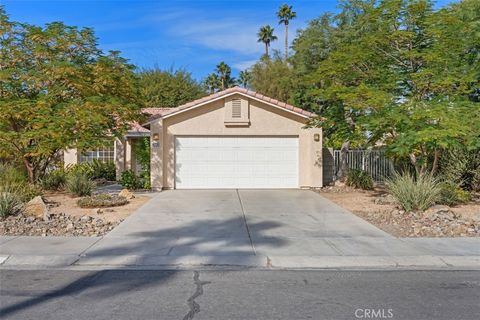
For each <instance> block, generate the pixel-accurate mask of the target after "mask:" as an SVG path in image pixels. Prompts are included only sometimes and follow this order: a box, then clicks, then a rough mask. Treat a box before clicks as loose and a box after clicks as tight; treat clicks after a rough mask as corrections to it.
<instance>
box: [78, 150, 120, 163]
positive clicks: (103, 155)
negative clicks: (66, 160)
mask: <svg viewBox="0 0 480 320" xmlns="http://www.w3.org/2000/svg"><path fill="white" fill-rule="evenodd" d="M94 159H95V160H99V161H104V162H106V161H113V160H114V159H115V150H114V148H113V146H111V147H101V148H97V149H94V150H87V151H83V152H81V153H80V158H79V162H92V161H93V160H94Z"/></svg>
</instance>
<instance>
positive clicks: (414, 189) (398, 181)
mask: <svg viewBox="0 0 480 320" xmlns="http://www.w3.org/2000/svg"><path fill="white" fill-rule="evenodd" d="M386 186H387V189H388V191H389V192H390V194H391V195H392V196H393V197H394V198H395V199H396V200H397V201H398V203H399V204H400V205H401V206H402V208H403V209H405V211H412V210H422V211H424V210H426V209H428V208H429V207H430V206H432V205H434V204H435V203H437V202H438V201H439V199H440V193H441V186H440V184H439V183H438V182H437V181H436V180H435V179H434V178H432V177H431V176H429V175H420V176H418V177H417V178H415V176H414V175H412V174H411V173H408V172H404V173H403V174H398V173H396V174H394V176H393V177H392V178H391V179H389V180H387V181H386Z"/></svg>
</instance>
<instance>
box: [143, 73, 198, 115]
mask: <svg viewBox="0 0 480 320" xmlns="http://www.w3.org/2000/svg"><path fill="white" fill-rule="evenodd" d="M138 78H139V81H138V82H139V83H138V87H139V92H140V97H141V99H142V102H143V105H144V106H146V107H152V108H153V107H167V108H170V107H176V106H179V105H181V104H184V103H187V102H189V101H192V100H195V99H198V98H200V97H202V96H203V95H205V90H204V88H203V87H202V85H201V84H199V83H198V82H196V81H195V80H194V79H193V78H192V75H191V74H190V73H189V72H187V71H186V70H185V69H178V70H173V69H169V70H161V69H158V68H154V69H151V70H143V71H141V72H140V73H139V74H138Z"/></svg>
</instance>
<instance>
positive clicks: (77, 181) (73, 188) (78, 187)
mask: <svg viewBox="0 0 480 320" xmlns="http://www.w3.org/2000/svg"><path fill="white" fill-rule="evenodd" d="M94 187H95V184H94V183H93V182H92V181H91V180H90V178H89V177H88V175H86V174H84V173H81V172H76V173H73V174H70V175H69V177H68V179H67V190H68V191H69V192H70V193H71V194H73V195H76V196H79V197H84V196H89V195H91V194H92V190H93V188H94Z"/></svg>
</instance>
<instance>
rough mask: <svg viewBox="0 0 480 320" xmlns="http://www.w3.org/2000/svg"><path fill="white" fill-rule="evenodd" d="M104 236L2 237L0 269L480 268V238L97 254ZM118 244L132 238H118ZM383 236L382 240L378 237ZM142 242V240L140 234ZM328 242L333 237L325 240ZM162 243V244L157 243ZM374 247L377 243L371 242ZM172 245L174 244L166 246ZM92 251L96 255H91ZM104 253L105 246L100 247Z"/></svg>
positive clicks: (348, 240)
mask: <svg viewBox="0 0 480 320" xmlns="http://www.w3.org/2000/svg"><path fill="white" fill-rule="evenodd" d="M100 240H102V237H45V238H41V237H26V236H20V237H9V236H2V237H0V268H3V269H11V268H16V267H20V268H21V267H27V268H44V267H47V268H48V267H59V268H81V269H90V268H92V269H98V268H105V269H108V268H122V267H125V268H129V269H131V268H140V269H141V268H146V267H152V268H158V269H169V268H172V267H175V268H191V267H201V266H232V267H235V266H236V267H254V268H354V269H363V268H434V269H437V268H468V269H480V238H415V239H389V240H385V241H383V242H380V243H379V242H378V241H375V242H373V243H378V247H377V248H378V251H377V252H373V251H372V252H362V251H361V250H360V251H357V252H355V248H359V246H361V243H360V244H359V241H360V240H361V241H371V240H369V239H358V238H344V239H336V241H337V242H336V243H335V247H336V248H337V249H336V250H339V251H340V252H346V254H343V253H338V252H337V253H335V254H332V253H331V252H330V251H325V254H317V255H308V256H307V255H302V253H301V252H299V253H298V254H295V255H279V254H276V253H274V254H269V252H268V250H267V251H265V252H262V253H256V254H243V253H240V254H238V253H231V254H225V255H222V254H217V255H195V254H189V253H188V252H187V253H185V254H177V255H158V254H152V253H149V252H148V250H146V251H144V252H138V253H137V254H124V253H123V252H121V251H118V252H112V251H108V252H109V253H108V254H106V255H101V254H99V251H97V254H95V245H96V244H98V243H99V241H100ZM113 240H114V241H115V242H116V243H117V247H118V248H121V247H122V246H124V245H125V244H127V245H128V243H129V242H130V241H132V239H130V238H128V239H125V238H124V239H121V238H113ZM377 240H378V239H377ZM137 241H139V242H142V240H141V239H137ZM325 241H326V243H329V242H331V241H332V239H325ZM158 245H159V246H161V244H158ZM389 246H393V247H396V248H397V249H398V248H400V247H402V246H403V247H404V252H403V253H402V252H399V251H397V252H396V254H388V247H389ZM369 247H372V243H370V244H369ZM166 250H170V248H166ZM89 252H92V254H89ZM100 252H101V251H100Z"/></svg>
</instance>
